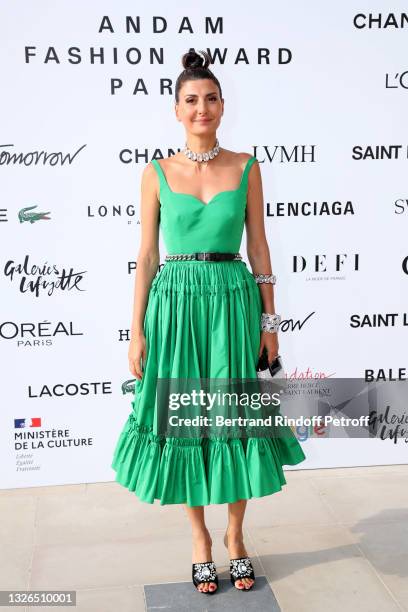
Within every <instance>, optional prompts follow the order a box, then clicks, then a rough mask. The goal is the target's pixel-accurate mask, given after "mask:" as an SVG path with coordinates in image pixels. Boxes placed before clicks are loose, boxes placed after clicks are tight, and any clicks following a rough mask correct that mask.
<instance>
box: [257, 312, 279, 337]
mask: <svg viewBox="0 0 408 612" xmlns="http://www.w3.org/2000/svg"><path fill="white" fill-rule="evenodd" d="M281 320H282V317H281V316H280V315H278V314H270V313H268V312H263V313H262V314H261V330H262V331H266V332H270V333H271V334H273V333H276V332H277V331H278V330H279V325H280V322H281Z"/></svg>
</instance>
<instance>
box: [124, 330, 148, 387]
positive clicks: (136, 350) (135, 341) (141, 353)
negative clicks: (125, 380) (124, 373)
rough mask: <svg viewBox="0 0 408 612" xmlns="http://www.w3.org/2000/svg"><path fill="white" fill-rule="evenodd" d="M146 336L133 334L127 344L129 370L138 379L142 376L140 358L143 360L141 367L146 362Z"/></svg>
mask: <svg viewBox="0 0 408 612" xmlns="http://www.w3.org/2000/svg"><path fill="white" fill-rule="evenodd" d="M146 356H147V355H146V338H145V336H144V334H139V335H138V336H134V337H132V338H131V340H130V345H129V352H128V358H129V370H130V371H131V373H132V374H133V376H136V378H137V379H138V380H141V378H142V376H143V372H142V368H141V364H140V362H141V360H143V368H144V366H145V363H146Z"/></svg>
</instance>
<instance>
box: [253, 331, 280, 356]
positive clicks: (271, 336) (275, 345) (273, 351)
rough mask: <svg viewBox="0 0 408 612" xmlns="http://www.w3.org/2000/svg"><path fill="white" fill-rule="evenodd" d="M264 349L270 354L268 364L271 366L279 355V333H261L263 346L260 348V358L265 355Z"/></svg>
mask: <svg viewBox="0 0 408 612" xmlns="http://www.w3.org/2000/svg"><path fill="white" fill-rule="evenodd" d="M264 347H265V348H266V350H267V353H268V363H269V364H271V363H272V361H273V360H274V359H276V357H277V356H278V353H279V341H278V334H277V332H273V333H271V332H266V331H263V332H261V344H260V347H259V353H258V357H260V356H261V355H262V353H263V350H264Z"/></svg>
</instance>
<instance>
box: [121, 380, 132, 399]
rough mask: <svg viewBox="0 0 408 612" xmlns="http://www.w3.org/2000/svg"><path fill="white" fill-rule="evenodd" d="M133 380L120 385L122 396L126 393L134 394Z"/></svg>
mask: <svg viewBox="0 0 408 612" xmlns="http://www.w3.org/2000/svg"><path fill="white" fill-rule="evenodd" d="M134 382H135V379H134V378H133V379H131V380H126V381H125V382H124V383H123V384H122V385H121V389H122V394H123V395H126V393H134V392H135V385H134Z"/></svg>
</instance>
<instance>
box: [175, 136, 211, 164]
mask: <svg viewBox="0 0 408 612" xmlns="http://www.w3.org/2000/svg"><path fill="white" fill-rule="evenodd" d="M182 152H183V153H184V155H185V156H186V157H188V158H189V159H191V160H192V161H198V162H207V161H208V160H209V159H214V157H216V156H217V155H218V153H219V152H220V147H219V142H218V138H217V139H216V141H215V147H214V148H212V149H211V150H210V151H206V152H205V153H194V151H192V150H191V149H189V148H188V146H187V143H186V144H185V147H184V149H182Z"/></svg>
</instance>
